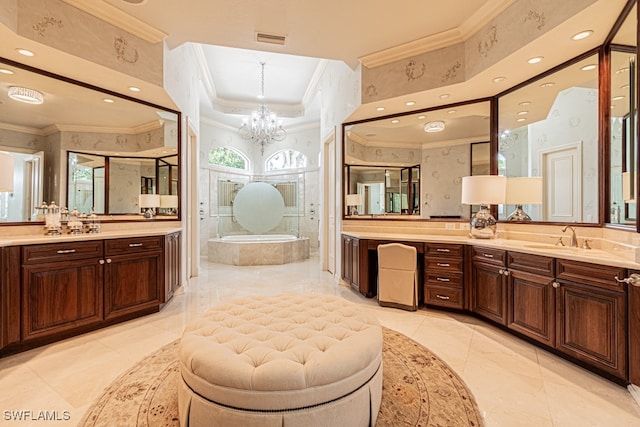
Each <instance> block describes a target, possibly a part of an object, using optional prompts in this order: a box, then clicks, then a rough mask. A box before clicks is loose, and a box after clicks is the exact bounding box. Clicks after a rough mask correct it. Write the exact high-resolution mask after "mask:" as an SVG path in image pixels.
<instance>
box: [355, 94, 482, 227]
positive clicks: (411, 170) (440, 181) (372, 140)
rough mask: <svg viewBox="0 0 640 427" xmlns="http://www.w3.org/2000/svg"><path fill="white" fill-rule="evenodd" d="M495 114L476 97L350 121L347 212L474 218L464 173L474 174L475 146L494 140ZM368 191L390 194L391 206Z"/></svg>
mask: <svg viewBox="0 0 640 427" xmlns="http://www.w3.org/2000/svg"><path fill="white" fill-rule="evenodd" d="M489 115H490V102H489V101H488V100H476V101H470V102H468V103H461V104H455V105H449V106H446V107H438V108H433V109H426V110H421V111H413V112H410V113H406V114H401V115H395V116H389V117H381V118H376V119H371V120H363V121H359V122H353V123H345V124H344V125H343V141H344V144H343V150H344V151H343V153H344V156H343V159H344V168H343V171H344V172H343V173H344V176H343V182H344V183H345V186H344V190H343V191H344V198H343V206H345V210H344V216H345V218H353V219H355V218H358V219H366V218H372V217H375V218H376V219H378V218H389V219H394V218H395V219H397V218H400V219H403V218H404V219H425V220H426V219H433V220H443V219H446V220H464V219H467V220H468V219H469V218H470V215H471V212H470V209H469V207H468V206H467V205H463V204H462V203H461V189H462V187H461V185H462V177H463V176H467V175H469V174H470V173H471V169H472V163H473V162H474V160H473V159H472V156H473V155H472V149H471V147H472V144H474V143H479V142H483V143H486V142H487V141H489V132H490V119H489ZM485 147H487V150H488V143H487V145H486V146H485ZM475 156H476V160H475V161H478V159H480V156H481V155H480V154H479V151H478V152H477V153H476V154H475ZM483 156H484V160H482V161H485V162H488V159H489V156H488V152H487V153H486V156H485V155H484V154H483ZM385 174H386V175H385ZM395 183H398V189H397V191H396V190H393V191H392V190H391V189H395V188H396V186H395V185H394V184H395ZM376 186H377V187H376ZM384 188H386V189H385V190H384V191H382V190H380V189H384ZM387 189H389V190H387ZM366 192H369V194H371V193H374V194H384V199H383V201H384V202H385V203H384V206H382V205H381V206H380V207H377V205H375V202H374V204H373V205H372V204H371V202H370V201H371V200H378V199H377V198H372V197H371V196H368V197H367V195H366V194H367V193H366ZM396 194H397V196H396ZM358 197H359V198H358ZM394 197H395V198H396V199H397V200H396V203H393V202H394ZM367 200H369V202H368V201H367ZM354 203H355V204H354ZM353 206H355V209H353V208H352V207H353ZM355 212H357V213H358V214H356V215H354V213H355ZM364 212H367V213H366V214H365V213H364Z"/></svg>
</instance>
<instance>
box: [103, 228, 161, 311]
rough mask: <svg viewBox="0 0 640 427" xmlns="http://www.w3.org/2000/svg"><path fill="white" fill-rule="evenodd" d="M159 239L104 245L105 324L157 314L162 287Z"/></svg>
mask: <svg viewBox="0 0 640 427" xmlns="http://www.w3.org/2000/svg"><path fill="white" fill-rule="evenodd" d="M162 239H163V237H161V236H156V237H146V238H139V239H118V240H114V241H106V242H105V246H106V249H105V252H106V254H105V258H106V264H105V267H106V268H105V279H104V305H105V307H104V310H105V313H104V314H105V319H106V320H111V319H114V318H119V317H133V315H135V314H139V313H141V312H149V313H151V312H153V311H158V309H159V305H160V302H161V297H162V293H163V290H164V286H165V282H164V253H163V250H162V248H163V244H162V243H163V242H162ZM124 248H128V249H127V250H125V249H124Z"/></svg>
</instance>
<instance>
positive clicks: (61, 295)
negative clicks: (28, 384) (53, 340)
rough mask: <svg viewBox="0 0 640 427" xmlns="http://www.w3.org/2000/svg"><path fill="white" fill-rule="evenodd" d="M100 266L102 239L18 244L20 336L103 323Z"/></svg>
mask: <svg viewBox="0 0 640 427" xmlns="http://www.w3.org/2000/svg"><path fill="white" fill-rule="evenodd" d="M103 269H104V260H103V247H102V241H88V242H73V243H52V244H43V245H31V246H23V247H22V303H21V308H22V334H21V340H22V341H28V340H31V339H36V338H42V337H47V336H52V335H56V334H60V333H65V332H71V331H75V330H82V329H83V328H88V327H91V326H93V325H97V324H99V323H100V322H102V320H103V305H102V292H103V271H104V270H103Z"/></svg>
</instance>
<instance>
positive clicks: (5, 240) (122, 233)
mask: <svg viewBox="0 0 640 427" xmlns="http://www.w3.org/2000/svg"><path fill="white" fill-rule="evenodd" d="M181 230H182V227H175V226H171V227H166V228H164V227H158V228H149V229H137V230H136V229H130V230H110V231H102V232H100V233H97V234H89V233H83V234H60V235H57V236H46V235H44V233H43V234H28V235H27V234H25V235H16V236H8V237H0V247H3V246H19V245H36V244H42V243H63V242H82V241H86V240H104V239H120V238H126V237H145V236H164V235H167V234H170V233H174V232H177V231H181Z"/></svg>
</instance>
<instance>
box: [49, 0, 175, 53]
mask: <svg viewBox="0 0 640 427" xmlns="http://www.w3.org/2000/svg"><path fill="white" fill-rule="evenodd" d="M62 1H64V2H65V3H67V4H69V5H71V6H73V7H75V8H77V9H80V10H82V11H83V12H86V13H88V14H90V15H93V16H95V17H96V18H99V19H102V20H103V21H105V22H108V23H109V24H111V25H114V26H116V27H118V28H120V29H122V30H125V31H127V32H129V33H131V34H133V35H134V36H137V37H140V38H141V39H143V40H145V41H147V42H149V43H154V44H155V43H159V42H161V41H162V40H164V39H165V38H166V37H167V34H166V33H165V32H163V31H161V30H159V29H157V28H155V27H153V26H151V25H149V24H147V23H145V22H143V21H140V20H139V19H137V18H134V17H133V16H131V15H129V14H128V13H126V12H123V11H122V10H120V9H118V8H117V7H115V6H112V5H110V4H109V3H107V2H104V1H96V0H62Z"/></svg>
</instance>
